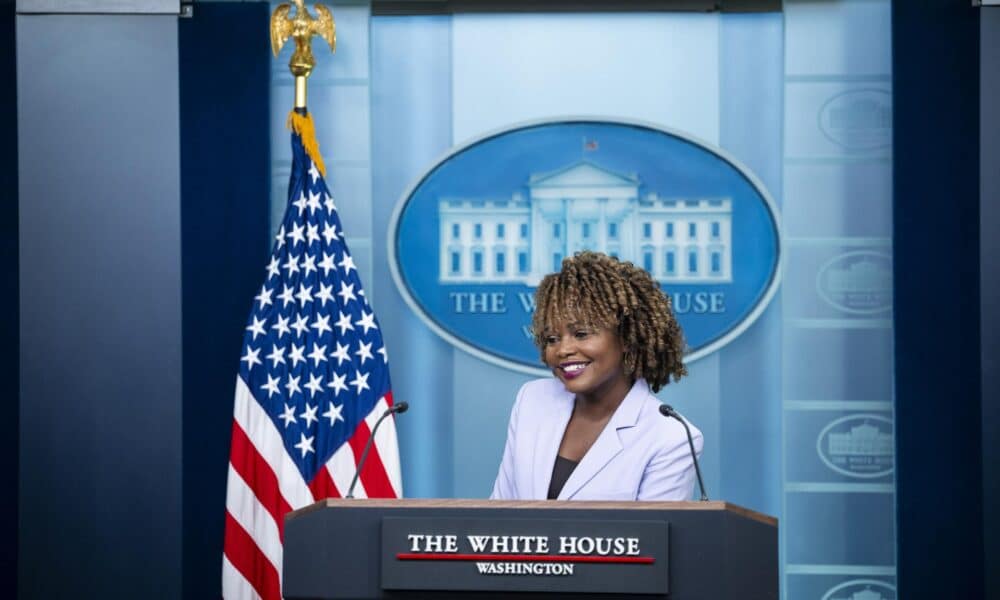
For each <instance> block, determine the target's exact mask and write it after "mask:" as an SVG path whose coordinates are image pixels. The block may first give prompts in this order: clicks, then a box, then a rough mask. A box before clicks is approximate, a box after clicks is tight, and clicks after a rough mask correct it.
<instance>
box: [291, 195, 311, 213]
mask: <svg viewBox="0 0 1000 600" xmlns="http://www.w3.org/2000/svg"><path fill="white" fill-rule="evenodd" d="M307 204H308V202H307V201H306V192H305V190H302V191H301V192H299V199H298V200H296V201H295V202H292V206H294V207H295V208H297V209H299V216H300V217H301V216H302V213H304V212H306V205H307Z"/></svg>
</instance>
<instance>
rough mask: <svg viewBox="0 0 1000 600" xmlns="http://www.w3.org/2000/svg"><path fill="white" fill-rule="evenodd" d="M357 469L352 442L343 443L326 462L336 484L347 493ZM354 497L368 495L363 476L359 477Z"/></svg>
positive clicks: (365, 496)
mask: <svg viewBox="0 0 1000 600" xmlns="http://www.w3.org/2000/svg"><path fill="white" fill-rule="evenodd" d="M355 469H356V465H355V464H354V451H353V450H351V446H350V444H342V445H341V446H340V448H338V449H337V451H336V452H334V453H333V456H331V457H330V460H329V461H328V462H327V463H326V470H327V471H328V472H329V473H330V477H331V478H332V479H333V482H334V484H335V485H336V486H337V489H338V490H344V494H347V490H348V489H350V487H351V480H352V479H354V471H355ZM354 497H355V498H367V497H368V492H367V491H366V490H365V484H364V483H363V482H362V481H361V478H358V483H357V484H356V485H355V486H354Z"/></svg>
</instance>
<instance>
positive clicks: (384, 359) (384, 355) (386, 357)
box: [375, 346, 389, 364]
mask: <svg viewBox="0 0 1000 600" xmlns="http://www.w3.org/2000/svg"><path fill="white" fill-rule="evenodd" d="M375 353H376V354H381V355H382V362H384V363H385V364H389V353H388V352H386V351H385V346H382V347H381V348H379V349H378V350H376V351H375Z"/></svg>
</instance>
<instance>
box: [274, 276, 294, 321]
mask: <svg viewBox="0 0 1000 600" xmlns="http://www.w3.org/2000/svg"><path fill="white" fill-rule="evenodd" d="M282 285H284V286H285V289H283V290H282V291H281V294H279V295H278V300H281V308H285V307H286V306H288V305H289V304H291V303H292V302H295V288H290V287H288V284H282ZM285 322H286V323H287V321H285Z"/></svg>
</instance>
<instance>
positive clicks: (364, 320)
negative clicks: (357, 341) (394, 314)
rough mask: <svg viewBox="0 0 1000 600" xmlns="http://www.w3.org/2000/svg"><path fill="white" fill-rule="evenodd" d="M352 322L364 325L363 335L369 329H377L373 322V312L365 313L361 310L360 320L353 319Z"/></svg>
mask: <svg viewBox="0 0 1000 600" xmlns="http://www.w3.org/2000/svg"><path fill="white" fill-rule="evenodd" d="M354 324H355V325H360V326H361V327H364V329H365V335H367V334H368V330H369V329H378V325H376V324H375V313H373V312H370V313H366V312H365V311H361V320H360V321H355V322H354Z"/></svg>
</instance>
